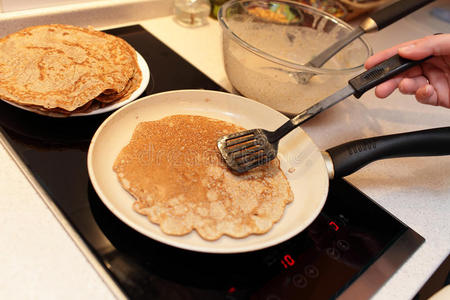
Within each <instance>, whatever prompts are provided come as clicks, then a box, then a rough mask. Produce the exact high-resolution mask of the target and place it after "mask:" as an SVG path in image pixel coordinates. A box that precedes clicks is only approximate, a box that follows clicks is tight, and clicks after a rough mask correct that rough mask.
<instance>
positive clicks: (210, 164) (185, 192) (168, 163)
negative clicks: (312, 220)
mask: <svg viewBox="0 0 450 300" xmlns="http://www.w3.org/2000/svg"><path fill="white" fill-rule="evenodd" d="M241 130H243V128H240V127H238V126H236V125H234V124H231V123H228V122H224V121H220V120H216V119H212V118H207V117H202V116H191V115H174V116H169V117H166V118H163V119H161V120H157V121H149V122H141V123H139V124H138V125H137V127H136V128H135V130H134V132H133V136H132V138H131V140H130V142H129V144H128V145H126V146H125V147H124V148H123V149H122V151H121V152H120V154H119V155H118V157H117V158H116V160H115V163H114V166H113V169H114V171H115V172H116V174H117V177H118V179H119V181H120V183H121V185H122V186H123V188H124V189H126V190H127V191H128V192H129V193H131V194H132V195H133V196H134V197H135V198H136V201H135V202H134V204H133V208H134V209H135V210H136V211H137V212H138V213H140V214H143V215H146V216H147V217H148V219H149V220H150V221H151V222H153V223H156V224H159V226H160V228H161V230H162V231H163V232H164V233H166V234H170V235H184V234H188V233H190V232H191V231H192V230H196V231H197V232H198V234H199V235H200V236H201V237H202V238H204V239H206V240H216V239H218V238H220V237H221V236H222V235H228V236H231V237H234V238H243V237H246V236H248V235H251V234H262V233H265V232H267V231H269V230H270V228H272V226H273V224H274V223H275V222H277V221H278V220H279V219H280V218H281V216H282V215H283V212H284V209H285V206H286V205H287V204H288V203H290V202H291V201H292V200H293V193H292V191H291V189H290V186H289V183H288V181H287V179H286V177H285V175H284V174H283V172H282V171H281V169H280V167H279V160H278V159H275V160H273V161H272V162H270V163H269V164H266V165H264V166H261V167H260V168H257V169H254V170H252V171H250V172H248V173H246V174H241V175H236V174H233V173H232V172H231V171H230V170H229V169H228V168H227V166H226V165H225V163H224V162H223V161H222V159H221V157H220V155H219V153H218V150H217V149H216V141H217V139H218V138H219V137H220V136H223V135H225V134H228V133H232V132H236V131H241Z"/></svg>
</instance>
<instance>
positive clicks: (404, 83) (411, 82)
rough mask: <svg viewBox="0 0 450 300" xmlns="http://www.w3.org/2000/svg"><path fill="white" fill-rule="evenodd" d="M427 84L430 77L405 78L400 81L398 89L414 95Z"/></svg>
mask: <svg viewBox="0 0 450 300" xmlns="http://www.w3.org/2000/svg"><path fill="white" fill-rule="evenodd" d="M426 85H428V79H427V78H426V77H424V76H418V77H415V78H404V79H402V80H401V81H400V83H399V85H398V90H399V91H400V93H402V94H405V95H414V94H415V93H416V92H417V91H418V90H419V89H420V88H421V87H424V86H426Z"/></svg>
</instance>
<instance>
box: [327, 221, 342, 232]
mask: <svg viewBox="0 0 450 300" xmlns="http://www.w3.org/2000/svg"><path fill="white" fill-rule="evenodd" d="M328 225H330V227H331V228H333V230H334V231H338V230H339V226H337V224H336V223H334V222H333V221H331V222H330V223H328Z"/></svg>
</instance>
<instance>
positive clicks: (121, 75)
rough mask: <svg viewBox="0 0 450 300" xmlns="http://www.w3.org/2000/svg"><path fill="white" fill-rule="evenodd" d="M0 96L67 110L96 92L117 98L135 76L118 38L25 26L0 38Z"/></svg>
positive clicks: (133, 62)
mask: <svg viewBox="0 0 450 300" xmlns="http://www.w3.org/2000/svg"><path fill="white" fill-rule="evenodd" d="M0 82H1V85H0V98H1V99H4V100H8V101H12V102H15V103H17V104H19V105H25V106H39V107H41V108H43V109H46V110H56V111H60V110H62V111H63V112H64V111H66V112H67V113H70V112H72V111H75V110H76V109H78V108H80V107H83V106H84V105H86V103H88V102H90V101H92V100H94V99H96V98H97V97H99V98H102V97H103V96H102V95H103V93H105V92H106V93H107V94H108V95H107V96H106V99H107V100H108V102H113V101H117V100H123V99H124V98H126V97H128V96H129V95H130V94H131V93H132V91H134V90H136V89H137V87H138V86H139V84H140V82H141V71H140V70H139V66H138V64H137V58H136V52H135V50H134V49H133V48H132V47H131V46H130V45H129V44H128V43H127V42H125V41H124V40H122V39H121V38H118V37H115V36H113V35H109V34H106V33H103V32H99V31H96V30H92V29H88V28H81V27H76V26H71V25H61V24H52V25H41V26H33V27H28V28H25V29H23V30H21V31H18V32H16V33H12V34H10V35H8V36H6V37H4V38H2V39H0Z"/></svg>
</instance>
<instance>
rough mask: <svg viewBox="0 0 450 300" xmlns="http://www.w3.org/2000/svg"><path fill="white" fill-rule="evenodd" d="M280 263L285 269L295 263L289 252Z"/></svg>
mask: <svg viewBox="0 0 450 300" xmlns="http://www.w3.org/2000/svg"><path fill="white" fill-rule="evenodd" d="M281 264H282V265H283V267H284V268H285V269H287V268H288V267H292V266H293V265H294V264H295V260H294V259H293V258H292V257H291V256H290V255H289V254H286V255H285V256H284V257H283V259H282V260H281Z"/></svg>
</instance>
